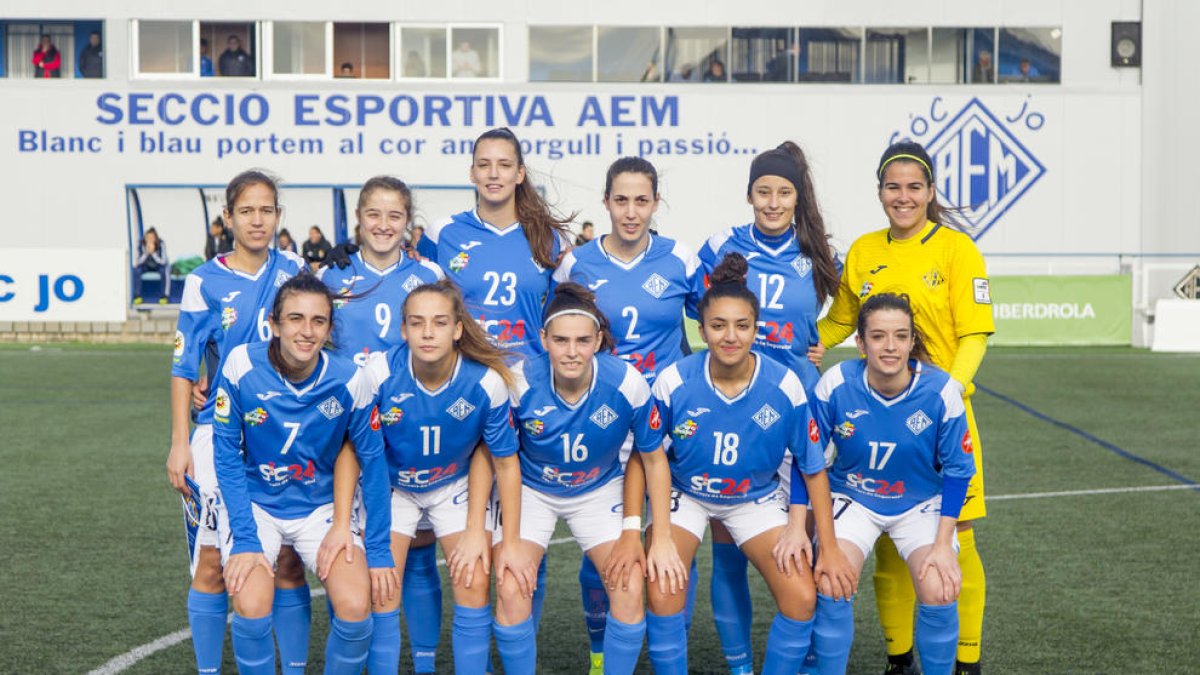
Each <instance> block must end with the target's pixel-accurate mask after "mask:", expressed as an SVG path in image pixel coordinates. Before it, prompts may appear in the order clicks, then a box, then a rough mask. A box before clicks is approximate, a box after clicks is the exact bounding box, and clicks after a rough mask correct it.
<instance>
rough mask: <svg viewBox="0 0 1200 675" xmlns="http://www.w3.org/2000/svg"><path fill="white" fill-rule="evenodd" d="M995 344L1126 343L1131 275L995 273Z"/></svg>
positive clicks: (1129, 335)
mask: <svg viewBox="0 0 1200 675" xmlns="http://www.w3.org/2000/svg"><path fill="white" fill-rule="evenodd" d="M991 286H992V302H993V311H994V315H995V317H996V334H995V335H994V336H992V338H991V340H989V344H992V345H1128V344H1131V342H1132V332H1133V280H1132V278H1131V277H1129V276H1125V275H1086V276H999V277H992V279H991Z"/></svg>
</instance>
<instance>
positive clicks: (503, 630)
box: [492, 616, 537, 675]
mask: <svg viewBox="0 0 1200 675" xmlns="http://www.w3.org/2000/svg"><path fill="white" fill-rule="evenodd" d="M492 635H494V636H495V637H496V651H498V652H500V662H501V663H503V664H504V672H505V673H507V674H508V675H533V673H534V671H535V670H536V669H537V628H536V627H535V626H534V623H533V617H532V616H531V617H529V618H528V619H525V620H524V621H522V622H521V623H518V624H516V625H514V626H501V625H500V624H499V623H496V624H493V625H492Z"/></svg>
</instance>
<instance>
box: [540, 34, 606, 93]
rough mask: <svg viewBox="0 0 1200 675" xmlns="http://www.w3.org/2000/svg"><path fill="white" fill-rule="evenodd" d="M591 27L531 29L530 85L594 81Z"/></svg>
mask: <svg viewBox="0 0 1200 675" xmlns="http://www.w3.org/2000/svg"><path fill="white" fill-rule="evenodd" d="M592 46H593V45H592V27H591V26H530V27H529V81H530V82H591V81H592V67H593V65H594V63H595V59H594V58H593V51H592Z"/></svg>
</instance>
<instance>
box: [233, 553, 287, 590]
mask: <svg viewBox="0 0 1200 675" xmlns="http://www.w3.org/2000/svg"><path fill="white" fill-rule="evenodd" d="M260 565H261V566H262V568H263V569H265V570H266V571H267V574H268V575H270V576H271V577H274V576H275V570H273V569H271V563H269V562H267V557H266V556H265V555H263V554H262V553H235V554H234V555H231V556H229V560H227V561H225V587H226V588H228V589H229V594H230V595H237V594H238V593H239V592H241V590H242V588H244V587H245V585H246V580H247V579H249V578H250V575H251V574H252V573H253V572H254V569H255V568H256V567H258V566H260Z"/></svg>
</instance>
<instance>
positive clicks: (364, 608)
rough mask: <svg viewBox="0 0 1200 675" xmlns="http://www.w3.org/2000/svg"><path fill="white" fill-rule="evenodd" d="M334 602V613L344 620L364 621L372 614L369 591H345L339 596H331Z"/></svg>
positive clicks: (331, 600)
mask: <svg viewBox="0 0 1200 675" xmlns="http://www.w3.org/2000/svg"><path fill="white" fill-rule="evenodd" d="M330 602H331V603H333V613H334V614H336V615H337V616H338V618H340V619H341V620H343V621H363V620H365V619H366V618H367V617H369V616H370V615H371V595H370V593H369V592H367V593H363V592H356V593H344V594H341V595H340V596H339V597H337V598H330Z"/></svg>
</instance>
